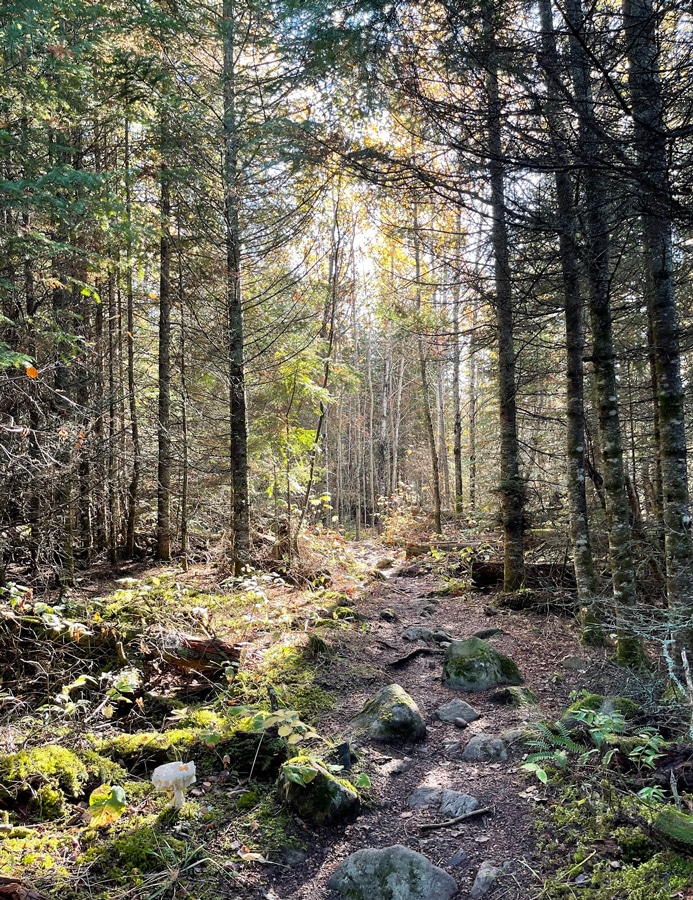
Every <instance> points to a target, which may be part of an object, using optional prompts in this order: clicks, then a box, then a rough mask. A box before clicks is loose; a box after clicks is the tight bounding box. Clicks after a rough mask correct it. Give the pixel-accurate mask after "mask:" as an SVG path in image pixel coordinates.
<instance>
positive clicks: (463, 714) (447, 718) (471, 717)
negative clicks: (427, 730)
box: [436, 699, 480, 724]
mask: <svg viewBox="0 0 693 900" xmlns="http://www.w3.org/2000/svg"><path fill="white" fill-rule="evenodd" d="M436 716H437V717H438V718H439V719H440V721H441V722H450V723H452V724H455V719H463V720H464V721H465V722H476V720H477V719H478V718H480V713H478V712H477V711H476V710H475V709H474V707H473V706H470V705H469V704H468V703H465V701H464V700H458V699H454V700H448V702H447V703H443V705H442V706H439V707H438V709H437V710H436Z"/></svg>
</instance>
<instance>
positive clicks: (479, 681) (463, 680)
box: [443, 637, 522, 691]
mask: <svg viewBox="0 0 693 900" xmlns="http://www.w3.org/2000/svg"><path fill="white" fill-rule="evenodd" d="M443 682H444V683H445V684H446V685H448V687H451V688H457V689H458V690H463V691H485V690H487V689H488V688H492V687H495V686H496V685H501V684H514V685H517V684H522V676H521V675H520V671H519V669H518V668H517V665H516V664H515V663H514V662H513V660H512V659H510V657H508V656H503V654H501V653H498V651H497V650H495V649H494V648H493V647H491V646H490V644H487V643H486V641H482V640H481V639H480V638H476V637H471V638H467V640H466V641H453V642H452V643H451V644H450V646H449V647H448V648H447V650H446V651H445V662H444V665H443Z"/></svg>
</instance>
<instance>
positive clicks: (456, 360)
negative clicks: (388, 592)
mask: <svg viewBox="0 0 693 900" xmlns="http://www.w3.org/2000/svg"><path fill="white" fill-rule="evenodd" d="M455 232H456V233H455V269H454V272H453V279H454V281H453V288H452V291H453V294H452V409H453V416H454V425H453V441H452V443H453V464H454V469H455V515H456V516H458V517H459V516H461V515H462V513H463V512H464V495H463V488H462V406H461V401H460V269H461V262H462V260H461V249H462V214H461V213H460V212H458V213H457V218H456V227H455Z"/></svg>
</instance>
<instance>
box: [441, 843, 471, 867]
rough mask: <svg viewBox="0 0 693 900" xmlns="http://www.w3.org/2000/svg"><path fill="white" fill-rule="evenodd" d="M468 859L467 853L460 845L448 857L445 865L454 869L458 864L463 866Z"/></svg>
mask: <svg viewBox="0 0 693 900" xmlns="http://www.w3.org/2000/svg"><path fill="white" fill-rule="evenodd" d="M468 861H469V854H468V853H467V851H466V850H463V849H462V848H461V847H460V849H459V850H458V851H457V853H454V854H453V855H452V856H451V857H450V859H449V860H448V861H447V862H446V863H445V865H446V866H449V867H450V868H451V869H456V868H458V867H459V866H465V865H466V864H467V862H468Z"/></svg>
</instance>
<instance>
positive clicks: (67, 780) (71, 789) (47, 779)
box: [0, 744, 89, 799]
mask: <svg viewBox="0 0 693 900" xmlns="http://www.w3.org/2000/svg"><path fill="white" fill-rule="evenodd" d="M88 775H89V773H88V771H87V767H86V765H85V764H84V763H83V762H82V760H81V759H80V758H79V756H78V755H77V754H76V753H73V752H72V751H71V750H68V749H67V748H65V747H57V746H55V745H52V744H51V745H48V746H47V747H35V748H34V749H33V750H20V751H19V752H18V753H10V754H8V755H6V756H2V757H0V799H1V798H2V796H3V794H4V796H5V797H8V796H13V795H16V794H17V793H18V792H20V791H21V790H22V789H24V788H25V787H28V786H35V785H40V784H42V783H46V784H50V785H52V786H53V787H57V788H59V789H60V790H61V791H63V792H64V793H65V794H67V795H69V796H70V797H78V796H79V795H80V794H81V792H82V787H83V785H84V782H85V781H86V780H87V778H88Z"/></svg>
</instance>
